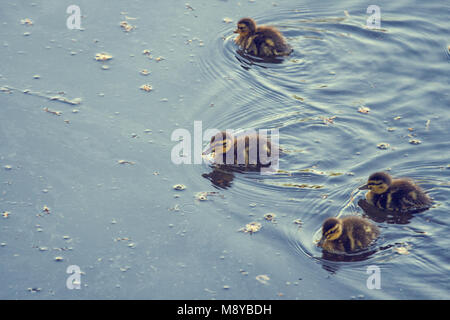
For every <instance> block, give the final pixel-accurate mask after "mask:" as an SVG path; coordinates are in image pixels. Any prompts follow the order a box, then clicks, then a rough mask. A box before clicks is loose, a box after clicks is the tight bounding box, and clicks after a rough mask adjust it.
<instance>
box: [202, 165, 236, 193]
mask: <svg viewBox="0 0 450 320" xmlns="http://www.w3.org/2000/svg"><path fill="white" fill-rule="evenodd" d="M202 177H203V178H205V179H208V180H209V181H211V183H212V184H213V185H214V186H215V187H217V188H220V189H227V188H229V187H231V184H232V182H233V179H234V173H233V172H232V171H231V170H230V169H229V168H226V167H224V168H221V167H213V170H212V171H211V172H210V173H203V174H202Z"/></svg>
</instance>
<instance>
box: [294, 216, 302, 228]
mask: <svg viewBox="0 0 450 320" xmlns="http://www.w3.org/2000/svg"><path fill="white" fill-rule="evenodd" d="M292 223H293V224H296V225H298V227H299V228H300V227H301V226H302V225H303V221H302V220H301V219H300V218H299V219H295V220H294V221H292Z"/></svg>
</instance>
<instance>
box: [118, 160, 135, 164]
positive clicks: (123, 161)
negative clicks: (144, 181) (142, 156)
mask: <svg viewBox="0 0 450 320" xmlns="http://www.w3.org/2000/svg"><path fill="white" fill-rule="evenodd" d="M117 163H118V164H131V165H133V164H135V162H134V161H129V160H118V161H117Z"/></svg>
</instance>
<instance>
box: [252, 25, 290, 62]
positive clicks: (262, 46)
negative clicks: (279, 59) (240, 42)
mask: <svg viewBox="0 0 450 320" xmlns="http://www.w3.org/2000/svg"><path fill="white" fill-rule="evenodd" d="M253 42H254V43H255V45H256V47H257V48H258V50H259V52H260V55H262V54H264V55H266V56H271V55H274V56H277V55H280V56H281V55H288V54H290V53H291V52H292V48H291V46H289V45H288V44H287V43H286V41H285V40H284V38H283V35H282V34H281V32H279V31H278V30H277V29H275V28H273V27H269V26H260V27H258V28H257V29H256V33H255V35H254V38H253Z"/></svg>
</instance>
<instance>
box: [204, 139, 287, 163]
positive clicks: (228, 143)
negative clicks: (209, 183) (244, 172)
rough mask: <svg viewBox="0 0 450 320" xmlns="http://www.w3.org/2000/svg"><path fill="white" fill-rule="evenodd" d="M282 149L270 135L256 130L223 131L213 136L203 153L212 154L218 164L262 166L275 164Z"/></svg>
mask: <svg viewBox="0 0 450 320" xmlns="http://www.w3.org/2000/svg"><path fill="white" fill-rule="evenodd" d="M279 151H280V149H279V148H278V146H275V144H274V143H272V141H271V139H270V137H268V136H265V135H261V134H259V133H256V132H255V131H250V132H245V131H244V132H242V133H240V134H239V135H231V134H229V133H228V132H227V131H222V132H220V133H218V134H216V135H215V136H213V137H212V138H211V141H210V144H209V147H208V148H207V150H205V151H204V152H203V155H208V154H212V155H213V158H214V161H215V163H216V164H221V165H222V164H223V165H228V166H229V165H232V166H240V167H246V168H250V167H253V168H261V167H269V166H273V165H274V164H275V163H276V161H277V160H278V155H279Z"/></svg>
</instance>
